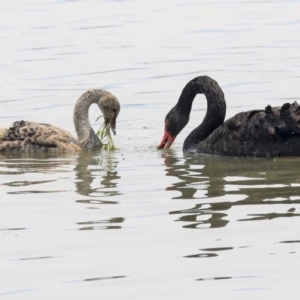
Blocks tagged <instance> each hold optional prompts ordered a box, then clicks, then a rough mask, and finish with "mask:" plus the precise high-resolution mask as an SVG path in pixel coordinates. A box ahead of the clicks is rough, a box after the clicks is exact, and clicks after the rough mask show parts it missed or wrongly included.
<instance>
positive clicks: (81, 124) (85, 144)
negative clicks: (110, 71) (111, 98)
mask: <svg viewBox="0 0 300 300" xmlns="http://www.w3.org/2000/svg"><path fill="white" fill-rule="evenodd" d="M102 93H103V91H102V90H92V91H87V92H85V93H84V94H83V95H82V96H81V97H80V98H79V99H78V100H77V103H76V105H75V108H74V114H73V121H74V126H75V130H76V133H77V138H78V143H79V146H81V147H82V148H83V149H97V148H100V147H101V142H100V140H99V138H98V137H97V135H96V134H95V132H94V130H93V128H92V126H91V124H90V121H89V108H90V106H91V105H92V104H93V103H99V100H100V98H101V96H102Z"/></svg>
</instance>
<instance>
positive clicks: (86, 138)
mask: <svg viewBox="0 0 300 300" xmlns="http://www.w3.org/2000/svg"><path fill="white" fill-rule="evenodd" d="M93 103H95V104H97V105H98V107H99V109H100V110H101V112H102V113H103V116H104V120H105V124H106V125H109V124H110V126H111V128H112V130H113V132H114V134H115V133H116V118H117V116H118V114H119V111H120V103H119V101H118V99H117V98H116V97H115V96H114V95H112V94H111V93H109V92H107V91H105V90H91V91H87V92H85V93H84V94H83V95H82V96H81V97H80V98H79V99H78V100H77V103H76V105H75V108H74V114H73V121H74V125H75V130H76V133H77V138H76V137H74V136H73V135H72V134H70V133H69V132H67V131H65V130H63V129H61V128H59V127H56V126H53V125H49V124H45V123H34V122H28V121H17V122H14V123H13V124H12V126H11V127H9V128H4V129H1V130H0V152H31V151H79V150H82V149H99V148H101V146H102V144H101V142H100V140H99V138H98V136H97V135H96V134H95V132H94V130H93V128H92V127H91V124H90V122H89V116H88V112H89V108H90V106H91V105H92V104H93Z"/></svg>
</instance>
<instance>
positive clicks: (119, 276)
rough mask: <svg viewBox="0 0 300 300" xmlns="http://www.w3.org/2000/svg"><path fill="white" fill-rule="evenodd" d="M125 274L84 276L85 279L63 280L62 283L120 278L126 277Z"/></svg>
mask: <svg viewBox="0 0 300 300" xmlns="http://www.w3.org/2000/svg"><path fill="white" fill-rule="evenodd" d="M126 277H127V276H124V275H116V276H104V277H92V278H85V279H78V280H71V281H65V282H62V283H65V284H66V283H78V282H84V281H98V280H109V279H120V278H126Z"/></svg>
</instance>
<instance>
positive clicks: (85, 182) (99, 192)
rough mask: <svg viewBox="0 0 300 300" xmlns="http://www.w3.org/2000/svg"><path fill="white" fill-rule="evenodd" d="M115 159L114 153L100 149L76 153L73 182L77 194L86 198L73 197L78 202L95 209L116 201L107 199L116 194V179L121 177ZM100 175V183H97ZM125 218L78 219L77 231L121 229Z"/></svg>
mask: <svg viewBox="0 0 300 300" xmlns="http://www.w3.org/2000/svg"><path fill="white" fill-rule="evenodd" d="M117 166H118V160H117V159H116V157H115V156H114V154H113V153H110V152H106V151H101V152H99V153H97V154H95V152H82V153H80V154H79V155H78V158H77V164H76V166H75V169H74V170H75V178H76V181H75V185H76V191H77V193H78V194H79V195H82V196H87V197H88V198H85V199H80V200H76V202H77V203H81V204H85V205H87V206H86V208H88V209H97V208H99V205H103V204H106V205H107V204H118V202H117V201H115V200H108V199H107V198H109V197H113V196H118V195H120V192H119V190H118V181H119V179H120V178H121V176H119V174H118V172H117ZM99 177H100V182H99ZM103 198H104V199H103ZM124 221H125V218H123V217H112V218H109V219H97V220H93V221H83V222H78V223H77V225H79V226H80V228H79V230H103V229H121V228H122V226H121V224H122V223H123V222H124Z"/></svg>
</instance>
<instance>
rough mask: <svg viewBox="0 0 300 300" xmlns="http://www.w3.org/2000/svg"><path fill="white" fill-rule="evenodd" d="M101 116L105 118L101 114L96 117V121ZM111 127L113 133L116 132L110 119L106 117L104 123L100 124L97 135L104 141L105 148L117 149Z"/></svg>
mask: <svg viewBox="0 0 300 300" xmlns="http://www.w3.org/2000/svg"><path fill="white" fill-rule="evenodd" d="M101 118H103V116H99V117H98V118H97V119H96V122H97V121H98V120H99V119H101ZM110 129H111V130H112V131H113V133H115V131H114V130H115V128H112V126H111V122H109V120H108V119H105V120H104V123H103V124H102V125H101V126H100V128H99V130H98V131H97V136H98V138H99V140H100V141H101V143H102V147H103V149H105V150H108V151H110V150H115V149H116V146H115V144H114V141H113V139H112V135H111V132H110Z"/></svg>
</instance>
